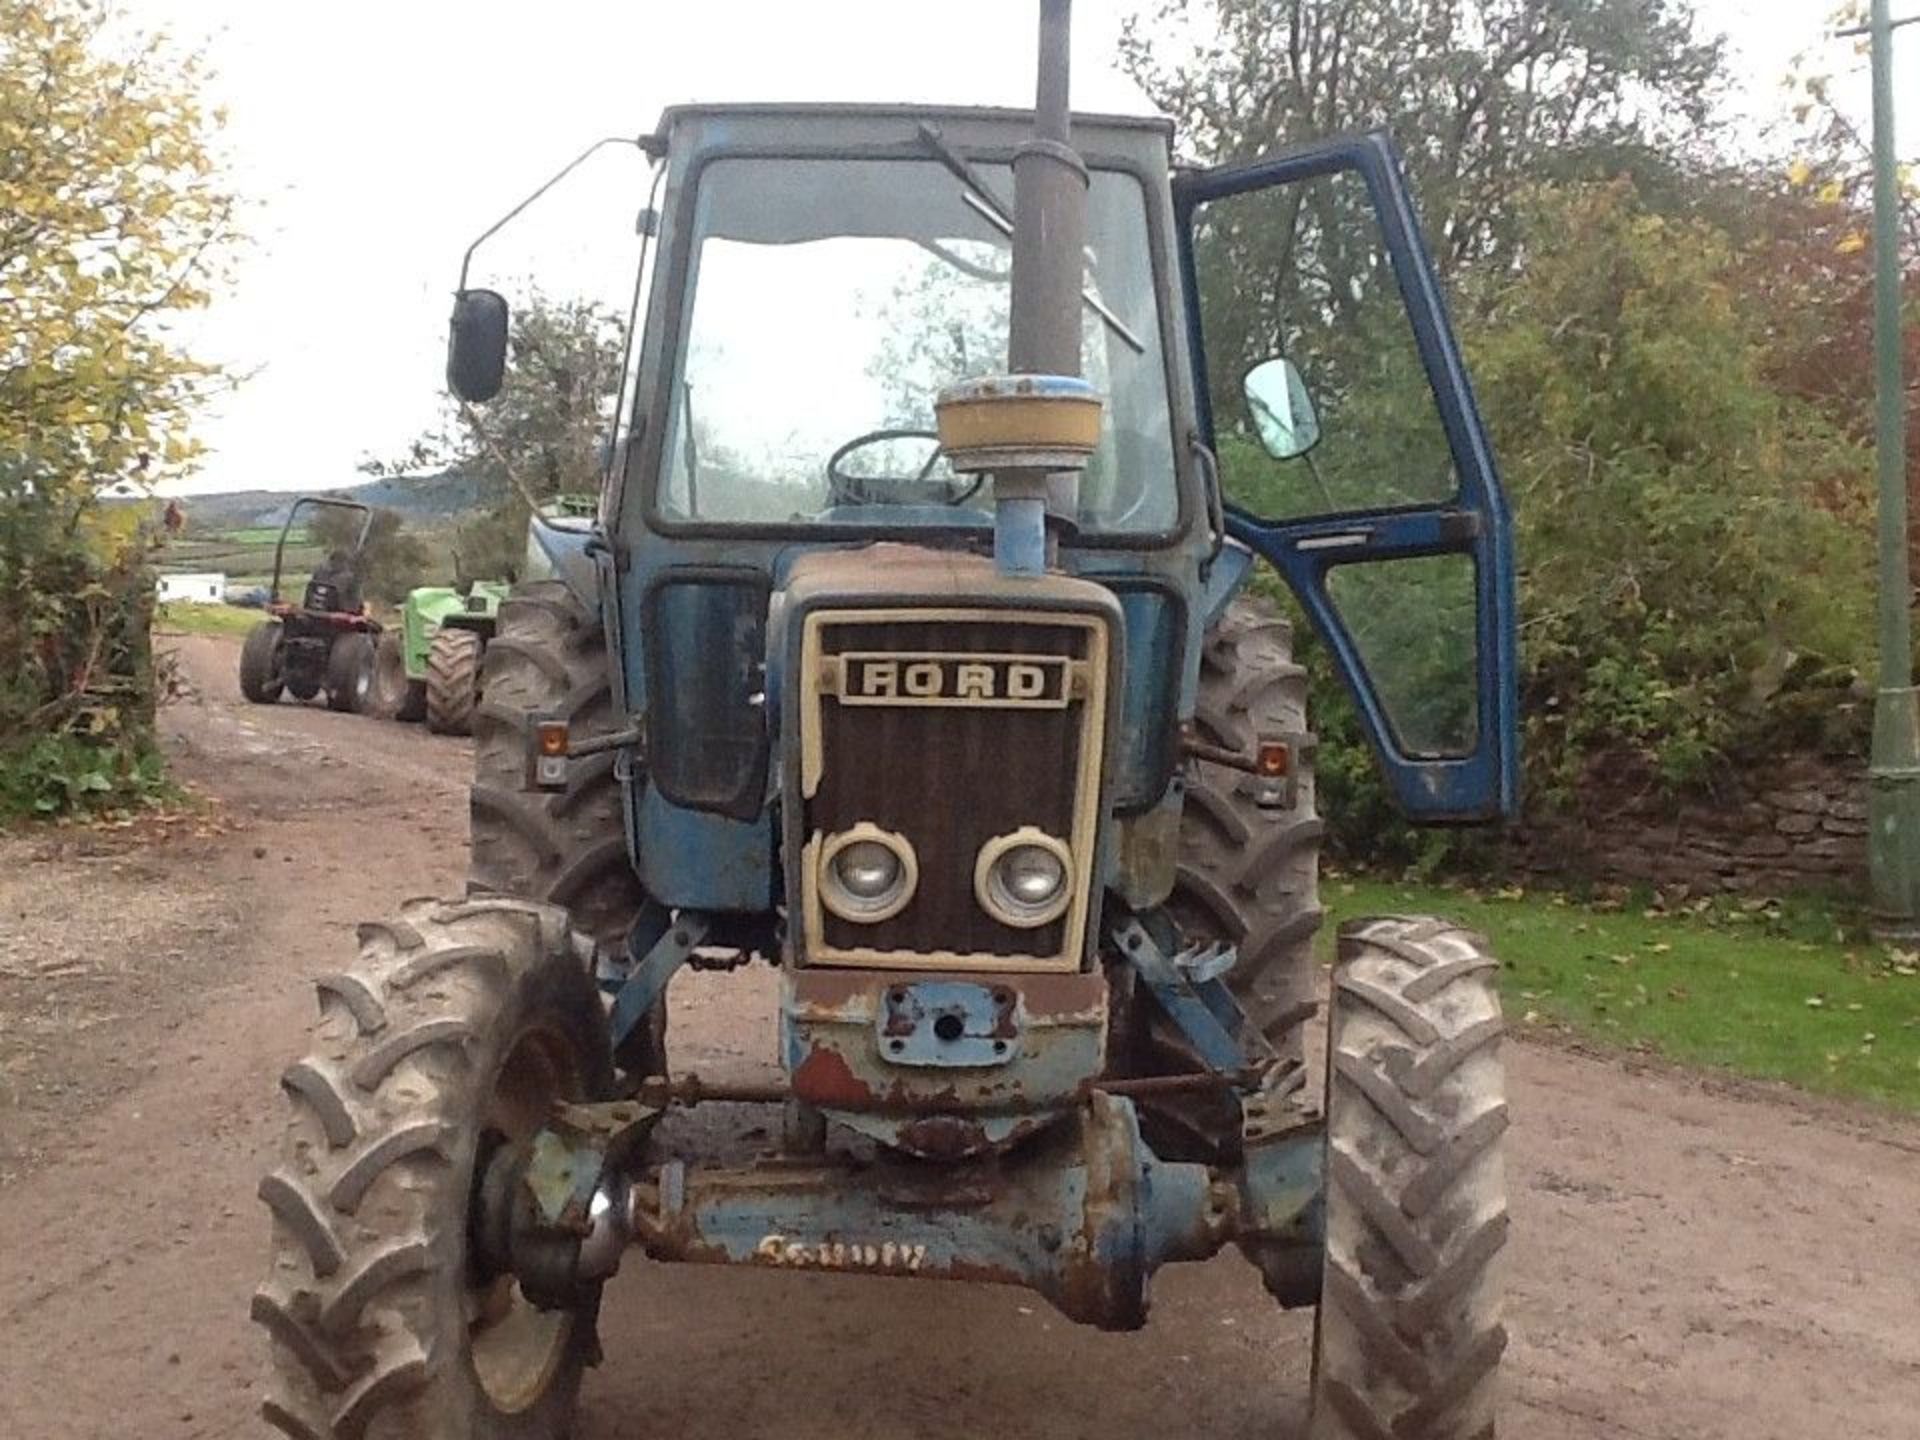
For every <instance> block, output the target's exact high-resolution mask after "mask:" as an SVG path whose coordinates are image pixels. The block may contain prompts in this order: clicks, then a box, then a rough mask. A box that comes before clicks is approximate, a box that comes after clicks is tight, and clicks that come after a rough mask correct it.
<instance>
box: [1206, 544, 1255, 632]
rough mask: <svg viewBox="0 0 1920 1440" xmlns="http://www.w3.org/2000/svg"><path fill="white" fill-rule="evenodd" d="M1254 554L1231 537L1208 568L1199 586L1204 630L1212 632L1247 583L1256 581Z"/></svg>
mask: <svg viewBox="0 0 1920 1440" xmlns="http://www.w3.org/2000/svg"><path fill="white" fill-rule="evenodd" d="M1253 563H1254V553H1253V551H1252V550H1250V549H1248V548H1247V546H1246V545H1245V544H1244V543H1243V542H1241V541H1238V540H1235V539H1233V538H1231V536H1229V538H1228V540H1227V543H1226V544H1225V545H1223V546H1221V547H1220V553H1219V554H1218V555H1216V556H1214V558H1213V564H1212V565H1211V566H1210V567H1208V570H1207V578H1206V579H1205V580H1203V581H1202V582H1201V586H1200V615H1201V628H1202V629H1203V630H1211V629H1212V628H1213V627H1214V626H1215V625H1216V624H1217V623H1219V620H1220V617H1221V616H1222V615H1224V614H1226V613H1227V606H1228V605H1230V604H1232V603H1233V597H1234V596H1236V595H1238V594H1239V593H1240V592H1241V591H1242V590H1244V589H1245V588H1246V585H1247V581H1248V580H1250V579H1251V578H1252V577H1253Z"/></svg>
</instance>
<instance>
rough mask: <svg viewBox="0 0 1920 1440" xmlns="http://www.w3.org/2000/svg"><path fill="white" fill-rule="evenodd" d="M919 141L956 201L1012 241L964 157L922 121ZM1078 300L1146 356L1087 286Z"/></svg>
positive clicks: (1009, 222)
mask: <svg viewBox="0 0 1920 1440" xmlns="http://www.w3.org/2000/svg"><path fill="white" fill-rule="evenodd" d="M920 139H921V141H922V143H924V144H925V145H926V147H927V149H928V150H930V151H932V152H933V156H934V158H935V159H937V160H938V161H939V162H940V163H941V164H942V165H944V166H946V167H947V169H948V170H950V171H952V172H953V175H954V178H955V179H957V180H959V182H960V183H961V184H962V185H964V186H966V193H964V194H963V195H961V197H960V198H961V199H962V200H963V201H965V202H966V206H967V208H968V209H969V210H971V211H973V213H974V214H976V215H978V216H979V217H980V218H981V219H982V220H985V221H986V222H987V224H989V225H991V226H992V227H993V228H994V229H996V230H998V231H999V232H1000V233H1001V234H1002V235H1004V236H1005V237H1006V238H1007V239H1008V240H1012V239H1013V216H1012V215H1011V214H1009V213H1008V211H1007V207H1006V205H1005V204H1003V203H1002V202H1001V199H1000V197H999V196H998V195H996V194H994V193H993V189H992V187H991V186H989V185H988V184H987V182H986V181H984V180H982V179H981V178H980V175H979V172H978V171H976V170H975V169H974V168H973V166H971V165H969V164H968V163H967V160H966V157H965V156H964V155H962V154H960V152H959V151H957V150H955V149H954V148H953V147H952V146H951V145H949V144H948V143H947V138H946V136H944V135H942V134H941V133H940V132H939V130H938V129H936V128H935V127H934V126H932V125H929V124H928V123H927V122H926V121H924V120H923V121H921V122H920ZM1080 299H1081V300H1082V301H1083V302H1084V303H1085V305H1086V307H1087V308H1088V309H1089V310H1091V311H1093V313H1094V314H1096V315H1098V316H1099V317H1100V318H1101V319H1102V320H1104V321H1105V322H1106V325H1107V328H1108V329H1109V330H1111V331H1113V333H1114V334H1115V335H1117V336H1119V337H1120V339H1121V340H1122V341H1124V342H1125V343H1126V345H1127V346H1128V348H1130V349H1131V350H1132V351H1133V353H1134V354H1136V355H1144V354H1146V353H1147V346H1146V342H1145V341H1144V340H1142V339H1141V338H1140V337H1139V336H1138V335H1136V334H1134V333H1133V331H1132V329H1131V328H1129V327H1128V325H1127V323H1126V321H1124V320H1122V319H1121V318H1120V317H1119V316H1118V315H1116V314H1114V313H1113V310H1112V309H1111V308H1110V307H1109V306H1108V305H1107V302H1106V301H1104V300H1102V299H1101V298H1100V297H1099V296H1098V295H1096V294H1094V293H1093V290H1092V288H1091V287H1090V286H1082V287H1081V290H1080Z"/></svg>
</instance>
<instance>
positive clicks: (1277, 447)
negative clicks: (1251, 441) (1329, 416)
mask: <svg viewBox="0 0 1920 1440" xmlns="http://www.w3.org/2000/svg"><path fill="white" fill-rule="evenodd" d="M1240 386H1241V391H1242V393H1243V394H1244V395H1245V396H1246V400H1247V414H1248V415H1249V416H1250V417H1252V420H1253V428H1254V429H1255V431H1257V432H1258V434H1259V436H1260V444H1261V446H1262V448H1264V449H1265V450H1266V452H1267V453H1268V454H1269V455H1271V456H1272V457H1273V458H1274V459H1276V460H1295V459H1298V458H1299V457H1300V456H1302V455H1304V454H1306V453H1307V452H1308V451H1309V450H1311V449H1313V447H1314V446H1316V445H1318V444H1319V443H1320V417H1319V416H1317V415H1315V414H1314V413H1313V397H1312V396H1311V395H1309V394H1308V393H1307V382H1306V381H1305V380H1304V379H1302V378H1301V376H1300V368H1299V367H1298V366H1297V365H1295V364H1294V363H1293V362H1292V361H1291V360H1262V361H1261V362H1260V363H1259V364H1258V365H1256V366H1254V367H1253V369H1251V370H1249V371H1248V372H1247V378H1246V379H1245V380H1243V381H1241V382H1240Z"/></svg>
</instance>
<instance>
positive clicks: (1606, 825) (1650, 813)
mask: <svg viewBox="0 0 1920 1440" xmlns="http://www.w3.org/2000/svg"><path fill="white" fill-rule="evenodd" d="M1506 845H1507V854H1506V864H1507V867H1508V868H1509V869H1510V870H1512V871H1514V872H1516V873H1519V874H1528V875H1534V876H1540V877H1553V878H1559V879H1575V880H1592V881H1597V882H1601V883H1618V884H1630V885H1631V884H1644V885H1650V886H1652V887H1654V888H1655V889H1657V890H1660V891H1662V892H1668V893H1672V892H1680V893H1684V894H1687V895H1712V894H1718V893H1725V892H1733V893H1739V894H1750V895H1777V894H1780V893H1781V892H1783V891H1787V890H1826V891H1843V892H1855V893H1857V892H1862V891H1864V890H1865V889H1866V882H1867V780H1866V771H1865V767H1864V766H1863V765H1861V764H1859V763H1857V762H1856V763H1853V764H1842V763H1840V762H1837V761H1833V760H1827V759H1820V758H1812V757H1805V758H1795V759H1789V760H1783V761H1779V762H1776V763H1775V764H1774V765H1772V766H1771V767H1769V768H1768V769H1766V770H1765V771H1763V772H1759V773H1756V774H1754V775H1751V776H1747V777H1742V778H1739V779H1736V780H1734V781H1731V782H1729V783H1728V784H1726V785H1724V786H1723V787H1721V790H1720V793H1719V794H1718V795H1716V796H1714V797H1712V798H1711V799H1707V800H1702V801H1698V802H1695V803H1691V804H1685V805H1680V806H1675V805H1674V804H1673V803H1672V802H1670V801H1660V800H1656V799H1652V798H1649V792H1648V791H1645V790H1642V789H1641V788H1640V787H1637V786H1629V785H1621V786H1619V787H1618V788H1617V789H1613V790H1611V791H1610V790H1609V789H1608V787H1607V786H1606V785H1605V784H1604V783H1603V782H1601V781H1596V782H1595V783H1594V784H1592V785H1590V786H1589V787H1588V794H1587V795H1586V796H1585V797H1584V798H1583V800H1582V802H1581V805H1580V810H1579V813H1577V814H1575V815H1571V816H1565V817H1555V818H1552V819H1548V820H1537V821H1530V822H1528V823H1527V824H1526V825H1524V826H1521V827H1518V828H1516V830H1514V831H1513V832H1512V833H1511V834H1510V835H1509V837H1508V839H1507V842H1506Z"/></svg>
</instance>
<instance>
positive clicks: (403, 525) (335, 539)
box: [307, 506, 432, 605]
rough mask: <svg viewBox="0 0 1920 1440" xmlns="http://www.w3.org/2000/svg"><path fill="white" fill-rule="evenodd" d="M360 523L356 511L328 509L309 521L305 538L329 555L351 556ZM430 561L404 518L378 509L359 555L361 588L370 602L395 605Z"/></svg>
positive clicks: (421, 574)
mask: <svg viewBox="0 0 1920 1440" xmlns="http://www.w3.org/2000/svg"><path fill="white" fill-rule="evenodd" d="M362 523H363V521H362V519H361V517H360V513H359V512H358V511H357V510H341V509H338V508H337V507H334V506H327V507H325V508H322V509H319V510H316V511H314V512H313V514H312V516H311V518H309V519H308V521H307V538H308V539H310V540H311V541H312V542H313V543H314V544H315V545H318V546H320V547H322V548H323V549H326V550H328V551H334V550H345V551H347V552H348V553H349V554H351V553H352V551H353V546H354V542H355V541H356V540H358V539H359V538H360V526H361V524H362ZM431 558H432V557H431V556H430V555H429V554H428V553H427V547H426V545H425V544H424V543H423V542H422V541H421V539H420V537H419V536H417V535H413V534H410V533H409V532H408V530H407V522H406V518H405V517H404V516H403V515H401V513H400V512H399V511H398V510H389V509H386V508H385V507H382V508H380V509H377V510H375V511H374V512H373V523H372V525H371V527H370V528H369V529H368V531H367V543H366V548H365V549H363V550H362V551H361V552H360V562H359V567H358V568H359V575H360V588H361V590H362V592H363V593H364V594H365V596H366V598H367V599H369V600H384V601H386V602H387V603H388V604H389V605H398V604H399V603H400V602H401V601H402V600H404V599H406V598H407V592H408V591H409V590H411V589H413V587H414V586H416V585H418V584H420V582H421V579H422V577H423V576H424V575H425V573H426V569H427V563H428V561H429V560H431Z"/></svg>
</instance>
